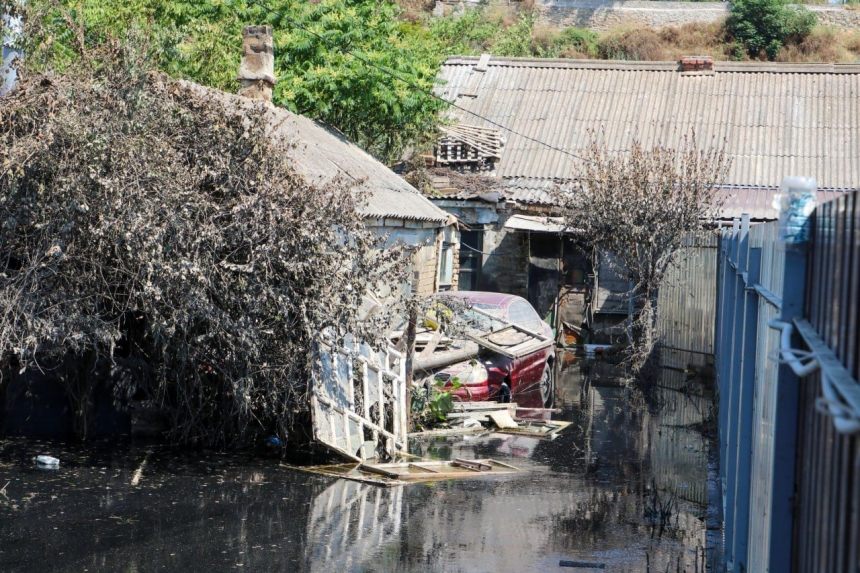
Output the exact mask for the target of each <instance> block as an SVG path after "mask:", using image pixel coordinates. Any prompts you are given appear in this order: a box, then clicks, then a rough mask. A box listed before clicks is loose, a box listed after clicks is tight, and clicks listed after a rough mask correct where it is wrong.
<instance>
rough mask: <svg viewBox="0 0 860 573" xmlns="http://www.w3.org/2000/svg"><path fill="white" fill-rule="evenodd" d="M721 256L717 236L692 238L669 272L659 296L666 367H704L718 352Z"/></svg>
mask: <svg viewBox="0 0 860 573" xmlns="http://www.w3.org/2000/svg"><path fill="white" fill-rule="evenodd" d="M717 255H718V245H717V236H716V235H706V236H704V237H700V238H698V239H697V238H694V237H691V238H689V239H688V240H687V245H686V246H685V248H683V249H681V250H680V251H679V252H678V253H677V254H676V255H675V258H674V259H673V263H672V265H671V266H670V267H669V269H668V270H667V271H666V275H665V277H664V279H663V284H662V285H661V287H660V291H659V293H658V296H657V309H658V312H657V320H658V332H659V336H660V345H661V346H662V347H663V349H664V351H663V352H662V357H663V365H664V366H670V367H673V368H682V369H683V368H686V367H687V365H688V364H689V363H695V364H697V365H704V364H705V363H706V355H712V354H713V353H714V324H715V321H716V314H715V312H716V307H717ZM666 349H673V350H685V351H691V352H693V353H695V355H692V356H684V355H683V354H679V353H675V352H666ZM679 360H683V361H685V362H678V361H679Z"/></svg>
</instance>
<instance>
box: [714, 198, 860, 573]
mask: <svg viewBox="0 0 860 573" xmlns="http://www.w3.org/2000/svg"><path fill="white" fill-rule="evenodd" d="M842 203H844V205H845V207H844V208H841V211H840V207H839V205H842ZM834 205H835V206H834ZM855 205H856V206H858V207H860V200H858V199H857V197H856V196H853V195H852V196H846V197H843V198H841V199H839V200H838V201H837V202H834V203H833V204H831V205H829V206H828V205H825V206H821V207H819V208H818V210H817V213H816V214H815V215H814V220H815V219H816V218H817V221H818V223H817V225H816V226H815V229H816V230H815V232H814V233H813V237H812V241H811V242H810V243H800V244H793V243H785V242H781V241H780V240H779V236H778V233H779V229H778V223H769V224H764V225H756V226H753V227H751V226H750V222H749V218H748V217H744V218H742V219H741V220H737V221H735V222H734V224H733V226H732V228H731V229H730V230H729V229H726V230H723V231H722V233H721V236H720V249H719V267H718V277H717V281H718V286H719V288H718V294H717V319H716V359H715V360H716V367H717V377H718V385H719V391H720V417H719V427H720V478H721V482H722V492H723V513H724V526H725V528H724V531H725V546H724V549H725V562H726V565H727V566H728V568H730V570H733V571H744V572H753V571H754V572H765V571H772V572H784V571H785V572H787V571H851V572H856V571H858V568H857V567H858V556H860V550H855V549H853V548H854V547H857V546H860V518H859V517H858V514H860V511H858V507H860V470H858V464H857V462H858V459H860V458H858V453H857V452H858V441H857V438H856V437H848V436H842V437H839V438H838V440H837V442H838V443H836V442H834V430H833V428H834V423H835V424H836V427H837V428H842V429H843V430H845V429H846V428H848V429H849V430H850V429H852V428H854V426H852V423H853V422H852V421H851V420H852V418H851V416H856V415H857V413H858V412H860V386H858V385H857V383H856V376H857V363H858V359H857V353H856V351H857V346H858V342H860V337H858V336H857V335H856V334H854V335H852V333H855V332H856V327H857V324H858V321H857V311H858V308H860V303H857V302H856V301H857V299H858V295H860V289H858V285H860V220H858V219H860V209H857V210H856V211H855V210H854V206H855ZM848 210H851V211H852V212H851V214H850V215H847V214H845V212H847V211H848ZM837 212H838V213H841V215H839V217H841V219H839V217H836V218H834V213H837ZM837 219H839V221H841V222H837ZM807 268H809V272H807ZM834 305H835V307H838V308H837V309H834ZM825 309H826V310H825ZM840 313H841V314H840ZM810 316H811V317H812V318H811V321H812V322H810V321H809V320H808V317H810ZM813 325H814V326H813ZM834 341H835V343H834ZM791 348H805V349H806V350H805V351H804V350H799V351H798V350H791ZM831 349H835V350H836V351H837V353H834V352H833V350H831ZM837 354H838V355H839V356H838V358H837ZM845 365H849V366H852V365H853V367H854V370H853V371H852V372H849V371H848V370H846V368H845ZM852 376H853V377H852ZM831 381H834V382H833V383H832V384H831V383H830V382H831ZM822 384H824V386H822ZM831 386H832V387H831ZM822 388H824V389H825V390H824V392H825V396H824V398H827V397H829V398H832V400H830V401H827V402H826V403H823V402H822ZM854 402H856V405H855V404H854ZM822 412H824V413H822ZM825 414H827V415H825ZM801 420H802V422H803V423H802V425H801V424H799V421H801ZM856 426H857V427H858V428H860V422H859V423H857V424H856ZM837 433H838V432H837ZM822 464H823V465H822ZM825 467H826V469H824V468H825ZM832 472H836V474H838V475H836V474H832ZM831 557H832V559H831Z"/></svg>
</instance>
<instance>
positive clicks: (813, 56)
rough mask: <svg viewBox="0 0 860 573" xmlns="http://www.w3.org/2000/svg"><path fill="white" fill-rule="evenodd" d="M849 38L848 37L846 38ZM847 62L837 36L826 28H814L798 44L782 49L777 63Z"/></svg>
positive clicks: (788, 45) (791, 44) (847, 58)
mask: <svg viewBox="0 0 860 573" xmlns="http://www.w3.org/2000/svg"><path fill="white" fill-rule="evenodd" d="M848 37H850V36H848ZM845 60H849V61H850V59H849V57H848V56H847V54H846V53H845V47H843V45H842V42H841V41H840V36H839V34H837V33H836V31H834V30H831V29H828V28H816V29H815V30H814V31H813V32H812V33H811V34H809V35H808V36H806V37H805V38H803V39H802V40H801V41H800V42H799V43H790V44H787V45H785V46H783V47H782V49H781V50H780V51H779V53H778V54H777V56H776V61H778V62H841V61H845Z"/></svg>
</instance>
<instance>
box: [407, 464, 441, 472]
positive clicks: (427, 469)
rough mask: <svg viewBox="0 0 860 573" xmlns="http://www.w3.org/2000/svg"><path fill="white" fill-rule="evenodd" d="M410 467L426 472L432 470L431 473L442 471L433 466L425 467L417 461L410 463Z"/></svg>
mask: <svg viewBox="0 0 860 573" xmlns="http://www.w3.org/2000/svg"><path fill="white" fill-rule="evenodd" d="M409 467H410V468H418V469H419V470H422V471H425V472H431V473H434V474H438V473H441V472H439V470H434V469H433V468H425V467H423V466H420V465H418V464H415V463H413V464H409Z"/></svg>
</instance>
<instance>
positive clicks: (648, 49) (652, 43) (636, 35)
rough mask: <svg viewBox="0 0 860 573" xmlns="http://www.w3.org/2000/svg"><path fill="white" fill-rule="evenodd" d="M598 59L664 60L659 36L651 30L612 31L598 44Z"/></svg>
mask: <svg viewBox="0 0 860 573" xmlns="http://www.w3.org/2000/svg"><path fill="white" fill-rule="evenodd" d="M598 52H599V54H600V57H601V58H603V59H607V60H639V61H659V60H663V59H664V49H663V43H662V41H661V39H660V35H659V34H658V33H657V32H656V31H654V30H653V29H651V28H632V29H628V28H622V29H618V30H613V31H611V32H610V33H608V34H607V35H606V36H604V37H602V38H601V39H600V41H599V43H598Z"/></svg>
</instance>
